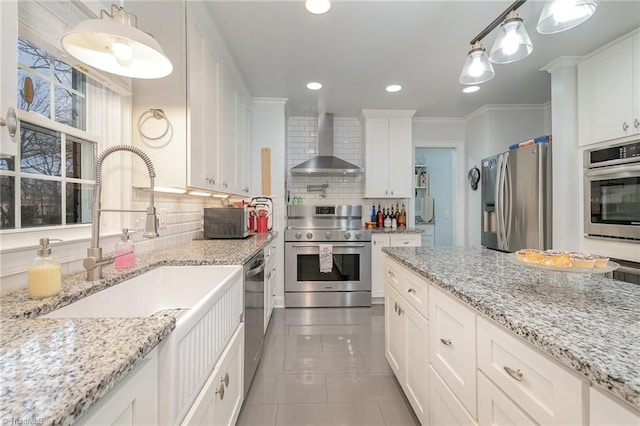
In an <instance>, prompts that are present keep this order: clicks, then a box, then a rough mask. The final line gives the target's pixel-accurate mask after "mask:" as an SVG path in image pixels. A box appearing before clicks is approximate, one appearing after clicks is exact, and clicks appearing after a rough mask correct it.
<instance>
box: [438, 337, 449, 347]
mask: <svg viewBox="0 0 640 426" xmlns="http://www.w3.org/2000/svg"><path fill="white" fill-rule="evenodd" d="M440 342H442V344H443V345H445V346H451V339H440Z"/></svg>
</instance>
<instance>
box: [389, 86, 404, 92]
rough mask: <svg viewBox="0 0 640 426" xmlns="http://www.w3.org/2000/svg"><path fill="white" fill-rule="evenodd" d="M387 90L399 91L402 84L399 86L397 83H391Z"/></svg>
mask: <svg viewBox="0 0 640 426" xmlns="http://www.w3.org/2000/svg"><path fill="white" fill-rule="evenodd" d="M386 90H387V92H389V93H395V92H399V91H401V90H402V86H400V85H399V84H391V85H389V86H387V89H386Z"/></svg>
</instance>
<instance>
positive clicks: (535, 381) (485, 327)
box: [478, 318, 587, 425]
mask: <svg viewBox="0 0 640 426" xmlns="http://www.w3.org/2000/svg"><path fill="white" fill-rule="evenodd" d="M478 368H479V369H480V370H481V371H482V372H483V373H485V374H486V375H487V377H488V378H490V379H491V380H492V381H493V382H494V383H495V384H496V385H497V386H498V387H499V388H500V389H501V390H502V391H503V392H504V393H505V394H506V395H507V396H509V398H511V399H512V400H513V401H514V402H516V403H517V404H518V405H519V406H520V407H522V409H523V410H524V411H525V412H526V413H527V414H528V415H529V416H530V417H531V418H533V419H534V420H535V421H536V422H537V423H539V424H558V425H562V424H583V423H584V420H585V419H584V418H583V412H582V411H583V406H582V396H583V394H584V393H586V389H587V382H586V381H585V380H583V379H581V378H580V377H578V376H577V375H576V374H573V373H571V372H569V371H568V370H566V369H565V368H563V367H561V366H560V365H558V364H557V363H556V362H554V361H552V360H550V359H549V358H547V357H546V356H545V355H543V354H541V353H539V352H537V351H536V350H534V349H533V348H532V347H530V346H529V345H528V344H526V343H525V342H522V341H520V340H519V339H518V338H516V337H514V336H512V335H511V334H509V333H508V332H507V331H506V330H503V329H501V328H500V327H498V326H496V325H494V324H493V323H491V322H489V321H488V320H486V319H484V318H478Z"/></svg>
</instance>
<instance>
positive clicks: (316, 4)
mask: <svg viewBox="0 0 640 426" xmlns="http://www.w3.org/2000/svg"><path fill="white" fill-rule="evenodd" d="M304 7H305V8H306V9H307V11H308V12H310V13H313V14H314V15H322V14H323V13H327V12H328V11H329V9H331V2H330V1H329V0H307V1H305V2H304Z"/></svg>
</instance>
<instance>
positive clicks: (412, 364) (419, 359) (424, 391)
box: [385, 261, 429, 424]
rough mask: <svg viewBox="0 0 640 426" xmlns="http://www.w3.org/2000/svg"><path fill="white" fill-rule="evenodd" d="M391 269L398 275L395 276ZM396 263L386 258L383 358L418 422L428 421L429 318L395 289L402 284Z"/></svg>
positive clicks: (402, 286)
mask: <svg viewBox="0 0 640 426" xmlns="http://www.w3.org/2000/svg"><path fill="white" fill-rule="evenodd" d="M394 271H397V272H398V273H399V274H398V275H396V274H395V272H394ZM405 273H408V272H407V271H402V268H401V267H400V265H398V264H395V262H392V261H387V274H386V276H387V279H386V283H385V292H386V297H385V357H386V358H387V361H388V362H389V365H390V366H391V369H392V370H393V372H394V374H395V375H396V378H397V379H398V381H399V382H400V385H401V386H402V389H403V390H404V393H405V395H406V396H407V399H408V400H409V403H410V404H411V406H412V407H413V411H414V412H415V413H416V416H417V417H418V419H419V420H420V422H421V423H422V424H428V420H429V386H428V383H429V370H428V367H429V364H428V362H427V359H428V356H429V349H428V348H429V346H428V344H429V337H428V336H429V321H428V318H427V317H426V316H425V315H424V314H423V313H421V312H419V311H418V310H416V309H415V308H414V307H413V306H412V305H411V303H410V302H409V301H407V300H406V299H405V298H404V297H403V295H405V294H406V293H405V292H402V293H401V291H402V290H399V289H400V288H404V287H405V286H406V284H405V282H404V280H405V276H404V275H405Z"/></svg>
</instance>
